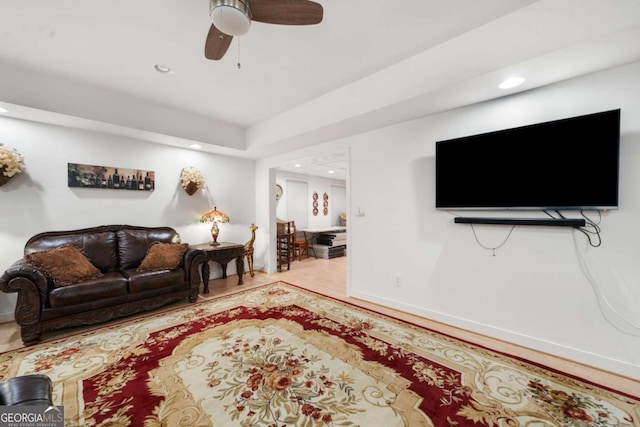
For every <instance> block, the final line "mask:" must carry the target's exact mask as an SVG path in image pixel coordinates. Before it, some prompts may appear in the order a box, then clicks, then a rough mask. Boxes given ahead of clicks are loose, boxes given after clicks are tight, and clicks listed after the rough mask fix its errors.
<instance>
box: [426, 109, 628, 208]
mask: <svg viewBox="0 0 640 427" xmlns="http://www.w3.org/2000/svg"><path fill="white" fill-rule="evenodd" d="M619 153H620V109H617V110H611V111H604V112H600V113H595V114H588V115H583V116H577V117H571V118H566V119H561V120H554V121H550V122H544V123H537V124H532V125H527V126H522V127H517V128H512V129H505V130H499V131H495V132H489V133H483V134H479V135H473V136H466V137H462V138H455V139H449V140H446V141H438V142H436V208H438V209H452V210H453V209H468V210H539V209H550V210H563V209H574V210H582V209H585V210H587V209H616V208H617V207H618V169H619Z"/></svg>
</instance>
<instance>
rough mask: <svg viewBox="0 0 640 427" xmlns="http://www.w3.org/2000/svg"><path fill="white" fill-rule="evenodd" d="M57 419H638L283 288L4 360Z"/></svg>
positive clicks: (447, 422) (590, 387)
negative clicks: (49, 383)
mask: <svg viewBox="0 0 640 427" xmlns="http://www.w3.org/2000/svg"><path fill="white" fill-rule="evenodd" d="M29 373H40V374H46V375H48V376H50V377H51V379H52V380H53V382H54V385H55V390H54V400H55V403H56V404H62V405H64V408H65V417H66V418H67V419H66V422H65V425H67V426H146V427H155V426H172V427H173V426H215V427H226V426H269V427H281V426H310V427H311V426H361V427H378V426H381V427H393V426H446V427H454V426H510V427H516V426H527V427H533V426H536V427H538V426H638V425H640V423H639V421H638V420H639V418H640V402H639V399H638V398H634V397H631V396H627V395H624V394H621V393H616V392H615V391H612V390H607V389H604V388H601V387H598V386H596V385H594V384H590V383H587V382H584V381H581V380H579V379H576V378H573V377H568V376H564V375H562V374H560V373H558V372H555V371H553V370H549V369H545V368H544V367H540V366H537V365H534V364H531V363H527V362H525V361H522V360H520V359H516V358H511V357H508V356H507V355H504V354H501V353H498V352H494V351H491V350H488V349H485V348H482V347H478V346H475V345H472V344H469V343H466V342H461V341H458V340H456V339H453V338H451V337H448V336H445V335H441V334H438V333H435V332H432V331H430V330H427V329H424V328H421V327H417V326H414V325H411V324H407V323H404V322H401V321H399V320H396V319H393V318H389V317H386V316H383V315H380V314H377V313H375V312H372V311H367V310H364V309H361V308H357V307H355V306H352V305H349V304H346V303H342V302H339V301H336V300H333V299H330V298H326V297H323V296H320V295H318V294H315V293H312V292H308V291H305V290H302V289H300V288H297V287H295V286H291V285H287V284H285V283H282V282H279V283H274V284H271V285H266V286H263V287H259V288H255V289H252V290H247V291H242V292H240V293H237V294H234V295H230V296H226V297H222V298H218V299H215V300H210V301H206V302H202V303H197V304H191V305H187V306H184V307H181V308H177V309H173V310H171V311H168V312H165V313H158V314H152V315H147V316H145V317H141V318H138V319H135V320H131V321H126V322H123V323H119V324H116V325H112V326H107V327H104V328H100V329H97V330H95V331H91V332H87V333H84V334H80V335H74V336H71V337H67V338H64V339H58V340H56V341H52V342H48V343H42V344H39V345H37V346H33V347H29V348H23V349H19V350H15V351H11V352H7V353H4V354H1V355H0V380H3V379H6V378H9V377H13V376H16V375H22V374H29Z"/></svg>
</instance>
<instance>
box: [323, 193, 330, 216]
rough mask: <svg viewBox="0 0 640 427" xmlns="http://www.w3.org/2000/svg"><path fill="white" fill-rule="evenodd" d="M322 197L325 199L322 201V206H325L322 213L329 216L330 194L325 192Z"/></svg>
mask: <svg viewBox="0 0 640 427" xmlns="http://www.w3.org/2000/svg"><path fill="white" fill-rule="evenodd" d="M322 198H323V199H324V202H323V203H322V207H323V208H324V209H322V213H323V214H324V216H327V215H329V195H328V194H327V193H324V195H323V196H322Z"/></svg>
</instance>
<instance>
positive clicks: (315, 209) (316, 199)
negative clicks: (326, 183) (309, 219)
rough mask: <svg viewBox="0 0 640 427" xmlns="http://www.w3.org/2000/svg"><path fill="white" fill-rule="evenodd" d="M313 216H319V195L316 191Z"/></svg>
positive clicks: (314, 193)
mask: <svg viewBox="0 0 640 427" xmlns="http://www.w3.org/2000/svg"><path fill="white" fill-rule="evenodd" d="M312 205H313V211H312V212H313V216H318V193H317V192H316V191H314V192H313V203H312Z"/></svg>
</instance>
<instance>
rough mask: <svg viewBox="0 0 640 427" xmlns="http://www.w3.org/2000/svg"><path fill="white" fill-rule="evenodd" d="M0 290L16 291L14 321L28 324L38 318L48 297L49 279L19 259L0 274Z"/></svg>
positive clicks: (36, 320)
mask: <svg viewBox="0 0 640 427" xmlns="http://www.w3.org/2000/svg"><path fill="white" fill-rule="evenodd" d="M0 290H1V291H2V292H5V293H9V292H17V293H18V301H17V303H16V310H15V317H16V323H18V324H19V325H30V324H33V323H36V322H38V321H39V320H40V313H41V312H42V309H43V308H44V307H45V305H46V303H47V301H48V299H49V298H48V296H49V280H48V279H47V276H45V274H44V272H43V271H42V270H40V269H38V268H35V267H33V266H31V265H29V264H27V263H25V262H24V260H22V259H21V260H18V261H16V262H14V263H13V265H12V266H11V267H9V268H8V269H7V270H6V271H5V272H4V274H3V275H2V276H0Z"/></svg>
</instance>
